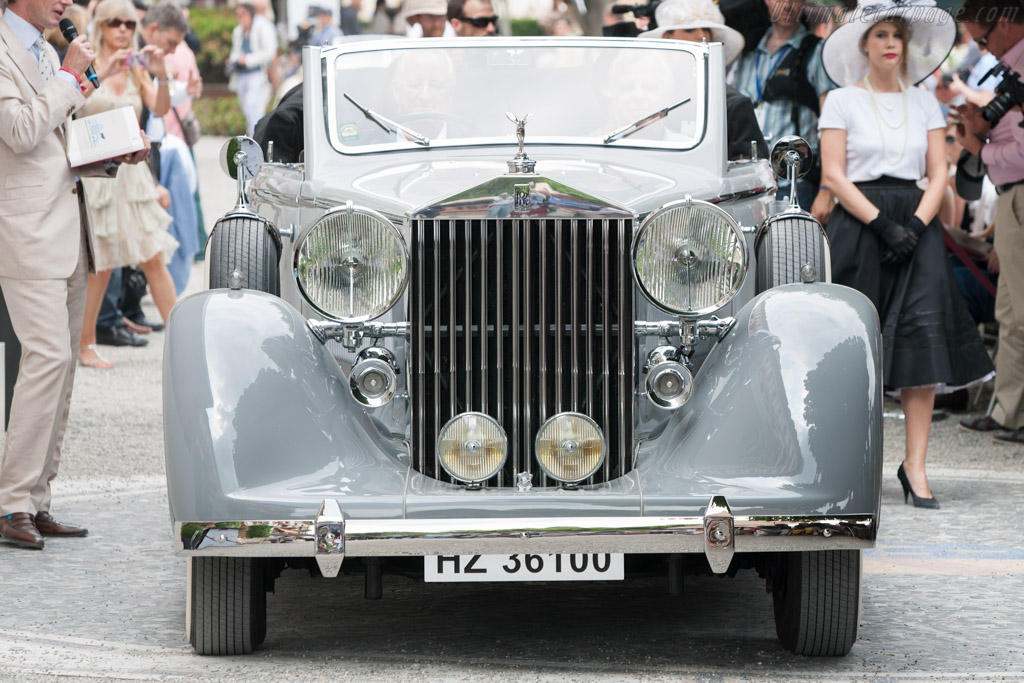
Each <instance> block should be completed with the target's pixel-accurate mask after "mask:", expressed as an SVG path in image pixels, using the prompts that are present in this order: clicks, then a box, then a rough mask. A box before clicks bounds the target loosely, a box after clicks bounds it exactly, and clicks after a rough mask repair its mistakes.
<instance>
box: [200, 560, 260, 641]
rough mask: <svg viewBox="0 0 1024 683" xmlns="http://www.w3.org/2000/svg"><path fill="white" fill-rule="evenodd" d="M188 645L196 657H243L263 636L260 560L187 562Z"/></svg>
mask: <svg viewBox="0 0 1024 683" xmlns="http://www.w3.org/2000/svg"><path fill="white" fill-rule="evenodd" d="M192 562H193V566H192V628H191V633H192V638H191V640H192V646H193V647H194V648H195V650H196V652H197V653H198V654H201V655H245V654H249V653H250V652H252V651H253V650H255V649H256V647H257V646H259V644H260V643H262V642H263V639H264V638H265V637H266V635H267V592H266V587H265V585H264V569H265V568H264V564H263V560H261V559H260V558H255V557H195V558H193V559H192Z"/></svg>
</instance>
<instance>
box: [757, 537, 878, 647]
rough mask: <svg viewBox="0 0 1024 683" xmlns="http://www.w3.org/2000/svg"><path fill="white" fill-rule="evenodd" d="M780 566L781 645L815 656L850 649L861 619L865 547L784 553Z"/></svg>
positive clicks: (776, 591) (775, 589)
mask: <svg viewBox="0 0 1024 683" xmlns="http://www.w3.org/2000/svg"><path fill="white" fill-rule="evenodd" d="M777 569H778V571H777V572H776V574H775V576H774V577H773V586H772V599H773V602H774V604H775V631H776V633H778V635H779V640H781V641H782V645H783V646H784V647H785V648H786V649H787V650H791V651H792V652H795V653H796V654H799V655H807V656H810V657H837V656H842V655H845V654H847V653H848V652H849V651H850V648H851V647H853V643H854V641H856V640H857V627H858V621H859V619H860V591H861V584H862V575H861V551H859V550H820V551H813V552H797V553H782V554H781V555H780V557H779V562H778V565H777Z"/></svg>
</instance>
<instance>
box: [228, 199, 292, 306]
mask: <svg viewBox="0 0 1024 683" xmlns="http://www.w3.org/2000/svg"><path fill="white" fill-rule="evenodd" d="M272 231H273V227H271V226H270V224H269V223H267V221H266V220H265V219H264V218H263V217H262V216H257V215H253V216H237V215H229V216H225V217H224V218H221V219H220V220H219V221H217V225H216V226H214V229H213V235H212V236H211V237H210V288H211V289H219V288H224V287H228V286H229V282H230V277H231V272H232V271H234V270H238V271H239V272H240V273H241V274H242V287H244V288H246V289H255V290H259V291H261V292H268V293H270V294H273V295H275V296H280V294H281V283H280V271H279V269H278V262H279V258H280V254H279V250H278V246H277V243H276V242H275V241H274V239H273V233H272Z"/></svg>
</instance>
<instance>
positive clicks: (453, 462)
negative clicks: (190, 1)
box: [437, 413, 508, 484]
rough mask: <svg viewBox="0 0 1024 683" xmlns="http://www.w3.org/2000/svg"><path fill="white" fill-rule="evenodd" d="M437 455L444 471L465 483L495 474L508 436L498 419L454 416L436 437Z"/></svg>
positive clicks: (470, 415)
mask: <svg viewBox="0 0 1024 683" xmlns="http://www.w3.org/2000/svg"><path fill="white" fill-rule="evenodd" d="M437 454H438V458H439V459H440V461H441V466H442V467H443V468H444V471H445V472H447V473H448V474H450V475H451V476H452V478H453V479H457V480H459V481H461V482H464V483H467V484H478V483H480V482H484V481H487V480H488V479H490V478H491V477H493V476H494V475H496V474H497V473H498V472H499V471H500V470H501V468H502V467H503V466H504V465H505V458H506V457H508V437H506V436H505V430H504V429H502V428H501V425H499V424H498V422H497V421H496V420H495V419H494V418H492V417H490V416H489V415H484V414H483V413H463V414H462V415H456V416H455V417H453V418H452V419H451V420H449V421H448V423H447V424H446V425H445V426H444V427H443V428H442V429H441V434H440V435H439V436H438V437H437Z"/></svg>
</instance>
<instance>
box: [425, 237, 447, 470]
mask: <svg viewBox="0 0 1024 683" xmlns="http://www.w3.org/2000/svg"><path fill="white" fill-rule="evenodd" d="M439 244H441V221H435V222H434V244H433V245H432V247H433V248H432V251H433V252H434V273H433V280H434V301H433V306H434V329H433V334H434V358H433V361H434V433H433V434H432V436H433V437H434V438H433V439H431V440H432V441H436V438H437V435H438V434H439V433H440V431H441V427H443V426H444V423H443V422H441V397H440V396H439V395H438V394H439V392H440V390H441V342H442V340H443V339H444V337H443V336H442V335H441V305H442V302H441V250H440V249H439V248H437V246H436V245H439ZM432 446H433V444H430V443H426V442H425V443H424V448H431V447H432ZM434 477H435V478H440V477H441V463H440V462H439V461H437V459H436V458H435V460H434Z"/></svg>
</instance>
